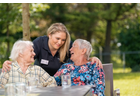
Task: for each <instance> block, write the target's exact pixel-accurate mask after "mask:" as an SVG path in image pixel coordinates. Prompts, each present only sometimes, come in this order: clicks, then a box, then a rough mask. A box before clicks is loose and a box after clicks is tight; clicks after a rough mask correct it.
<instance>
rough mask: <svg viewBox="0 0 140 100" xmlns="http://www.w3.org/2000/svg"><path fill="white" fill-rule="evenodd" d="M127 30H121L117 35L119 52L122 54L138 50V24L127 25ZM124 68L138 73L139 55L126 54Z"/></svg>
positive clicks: (139, 67)
mask: <svg viewBox="0 0 140 100" xmlns="http://www.w3.org/2000/svg"><path fill="white" fill-rule="evenodd" d="M128 26H129V28H126V29H123V30H122V31H121V33H120V34H119V42H120V43H121V46H120V50H121V51H122V52H129V51H139V50H140V46H139V43H140V24H139V23H137V22H135V23H129V25H128ZM126 66H129V67H130V68H132V71H140V53H139V54H126Z"/></svg>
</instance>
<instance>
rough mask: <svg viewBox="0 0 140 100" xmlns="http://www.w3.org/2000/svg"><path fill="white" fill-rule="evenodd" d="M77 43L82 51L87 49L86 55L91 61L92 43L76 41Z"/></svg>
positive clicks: (82, 40) (81, 40)
mask: <svg viewBox="0 0 140 100" xmlns="http://www.w3.org/2000/svg"><path fill="white" fill-rule="evenodd" d="M75 41H76V42H77V43H78V45H79V48H80V49H84V48H85V49H86V50H87V51H86V53H85V55H86V57H87V60H89V56H90V54H91V52H92V45H91V44H90V42H88V41H87V40H84V39H76V40H75Z"/></svg>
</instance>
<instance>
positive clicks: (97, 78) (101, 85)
mask: <svg viewBox="0 0 140 100" xmlns="http://www.w3.org/2000/svg"><path fill="white" fill-rule="evenodd" d="M92 79H93V88H92V93H93V94H96V95H98V96H104V91H105V74H104V71H103V69H102V68H99V66H98V67H94V69H93V76H92Z"/></svg>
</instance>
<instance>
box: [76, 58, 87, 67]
mask: <svg viewBox="0 0 140 100" xmlns="http://www.w3.org/2000/svg"><path fill="white" fill-rule="evenodd" d="M87 62H88V60H87V59H85V58H78V59H77V61H74V65H76V66H80V65H84V64H86V63H87Z"/></svg>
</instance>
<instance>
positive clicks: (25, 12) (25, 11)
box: [22, 3, 30, 40]
mask: <svg viewBox="0 0 140 100" xmlns="http://www.w3.org/2000/svg"><path fill="white" fill-rule="evenodd" d="M22 23H23V40H30V13H29V3H22Z"/></svg>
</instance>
